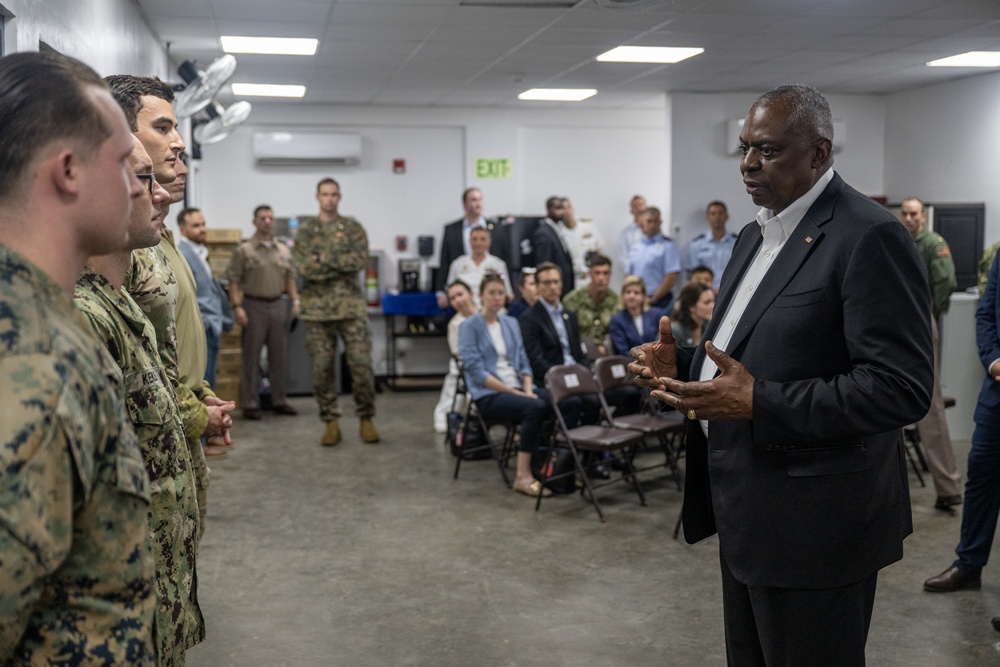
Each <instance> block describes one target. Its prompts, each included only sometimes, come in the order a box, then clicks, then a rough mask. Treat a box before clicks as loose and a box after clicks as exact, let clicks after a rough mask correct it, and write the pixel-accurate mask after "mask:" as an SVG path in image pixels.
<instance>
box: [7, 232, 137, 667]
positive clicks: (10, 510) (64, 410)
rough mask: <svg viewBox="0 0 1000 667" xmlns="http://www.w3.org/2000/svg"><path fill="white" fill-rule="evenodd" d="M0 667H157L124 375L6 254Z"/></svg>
mask: <svg viewBox="0 0 1000 667" xmlns="http://www.w3.org/2000/svg"><path fill="white" fill-rule="evenodd" d="M0 332H2V333H0V405H3V419H2V420H0V470H3V474H2V476H0V664H3V665H7V664H18V665H21V664H24V665H27V664H32V665H42V664H48V665H55V664H59V665H81V664H115V665H126V664H127V665H152V664H153V662H154V658H155V652H154V648H153V637H152V628H153V609H154V607H155V606H156V591H155V589H154V586H153V573H154V563H153V553H152V551H151V549H150V542H149V525H148V523H147V522H146V511H147V509H148V507H149V501H150V485H149V478H148V476H147V475H146V471H145V470H144V469H143V466H142V454H141V453H140V451H139V445H138V442H137V441H136V436H135V431H133V430H132V427H131V426H130V425H129V420H128V416H127V413H126V411H125V406H124V405H123V404H122V402H121V399H120V398H119V390H118V384H119V383H120V381H121V373H120V372H119V370H118V368H116V367H115V365H114V363H113V362H112V361H111V359H110V358H108V354H107V352H105V351H104V350H102V349H101V347H100V344H99V343H98V341H96V340H95V339H94V337H93V335H91V334H90V333H89V332H88V331H87V326H86V323H84V322H83V321H82V318H81V317H80V314H79V313H78V312H76V311H75V310H74V309H73V307H72V305H71V304H70V300H69V298H68V295H66V294H65V292H64V291H63V290H62V288H60V287H59V286H58V285H56V284H55V283H54V282H53V281H52V280H51V279H50V278H49V277H48V276H46V275H45V274H44V273H42V272H41V271H40V270H39V269H38V268H37V267H35V266H33V265H32V264H30V263H29V262H28V261H27V260H25V259H24V258H23V257H21V256H20V255H18V254H17V253H15V252H13V251H12V250H9V249H7V248H4V247H0Z"/></svg>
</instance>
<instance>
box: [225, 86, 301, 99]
mask: <svg viewBox="0 0 1000 667" xmlns="http://www.w3.org/2000/svg"><path fill="white" fill-rule="evenodd" d="M305 94H306V87H305V86H290V85H283V84H277V83H234V84H233V95H241V96H243V97H251V96H252V97H303V96H304V95H305Z"/></svg>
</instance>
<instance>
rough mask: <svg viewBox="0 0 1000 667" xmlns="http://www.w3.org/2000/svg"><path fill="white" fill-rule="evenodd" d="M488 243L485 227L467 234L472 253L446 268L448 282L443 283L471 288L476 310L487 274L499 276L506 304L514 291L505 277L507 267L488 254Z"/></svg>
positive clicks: (498, 259) (511, 298)
mask: <svg viewBox="0 0 1000 667" xmlns="http://www.w3.org/2000/svg"><path fill="white" fill-rule="evenodd" d="M490 243H491V241H490V233H489V231H488V230H487V229H486V228H485V227H475V228H474V229H472V230H471V232H470V233H469V246H470V247H471V248H472V251H471V252H470V253H469V254H468V255H462V256H461V257H459V258H457V259H456V260H455V261H454V262H452V263H451V266H449V267H448V280H446V281H445V282H446V283H447V284H448V285H451V284H452V283H453V282H455V281H456V280H461V281H462V282H463V283H465V284H466V285H468V286H469V287H471V288H472V295H473V298H474V299H475V302H476V307H477V308H478V307H479V285H480V283H482V282H483V276H485V275H486V274H487V273H495V274H497V275H499V276H501V277H502V278H503V286H504V289H505V290H506V292H507V302H508V303H509V302H511V301H513V300H514V290H513V289H512V288H511V285H510V278H509V277H508V276H507V265H506V264H505V263H504V261H503V260H502V259H500V258H499V257H496V256H495V255H491V254H490V253H489V250H490Z"/></svg>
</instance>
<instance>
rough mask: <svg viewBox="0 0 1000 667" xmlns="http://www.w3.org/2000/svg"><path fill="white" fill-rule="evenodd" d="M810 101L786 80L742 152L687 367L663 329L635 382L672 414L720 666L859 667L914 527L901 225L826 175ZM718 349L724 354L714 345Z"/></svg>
mask: <svg viewBox="0 0 1000 667" xmlns="http://www.w3.org/2000/svg"><path fill="white" fill-rule="evenodd" d="M832 126H833V123H832V120H831V115H830V108H829V105H828V104H827V102H826V100H825V99H824V98H823V96H822V95H820V94H819V92H817V91H816V90H814V89H812V88H807V87H805V86H782V87H780V88H776V89H774V90H772V91H770V92H768V93H766V94H765V95H763V96H761V97H760V98H758V99H757V101H756V102H755V103H754V104H753V106H752V107H751V108H750V112H749V113H748V115H747V118H746V122H745V124H744V127H743V131H742V133H741V135H740V143H741V147H742V150H743V158H742V160H741V162H740V170H741V172H742V174H743V181H744V183H745V185H746V189H747V192H748V193H749V194H750V196H751V198H752V199H753V201H754V203H755V204H757V205H758V206H761V207H762V208H761V211H760V212H759V213H758V215H757V221H756V222H751V223H750V224H748V225H747V226H746V227H745V228H744V229H743V230H742V232H741V233H740V235H739V239H738V240H737V242H736V246H735V248H734V251H733V257H732V260H731V261H730V263H729V265H728V266H727V268H726V271H725V273H724V274H723V276H722V283H721V288H720V292H719V298H718V301H717V303H716V306H715V317H713V318H712V323H711V325H710V326H709V328H708V330H707V331H706V333H705V339H706V340H707V341H711V342H707V343H702V344H701V345H700V346H699V347H698V348H697V349H696V351H695V353H694V356H693V358H690V357H688V356H687V355H685V354H684V352H683V351H680V352H678V350H677V348H676V346H675V344H674V341H673V337H672V335H671V334H670V328H669V320H668V319H667V318H664V319H663V320H662V321H661V326H660V331H661V334H660V340H659V341H658V342H656V343H650V344H647V345H644V346H641V347H638V348H635V349H633V351H632V356H633V357H634V358H635V359H636V362H635V363H633V364H632V365H631V367H630V368H631V369H632V370H633V372H636V373H639V374H641V378H640V380H639V382H640V383H645V384H648V385H650V386H652V387H654V389H655V390H656V391H654V395H655V396H656V397H657V398H659V399H660V400H662V401H664V402H665V403H667V404H669V405H671V406H674V407H676V408H677V409H678V410H680V411H682V412H683V413H685V414H687V416H688V420H689V422H688V431H687V447H688V454H687V482H686V487H685V497H684V510H683V519H684V532H685V537H686V539H687V540H688V542H691V543H694V542H696V541H698V540H701V539H703V538H705V537H708V536H709V535H712V534H715V533H718V536H719V550H720V561H721V569H722V581H723V604H724V611H725V626H726V649H727V654H728V656H729V664H730V665H740V666H742V665H760V666H764V665H810V667H816V666H820V665H830V666H831V667H832V666H834V665H836V666H838V667H841V666H844V665H852V666H853V665H864V664H865V653H864V651H865V643H866V641H867V637H868V628H869V624H870V622H871V614H872V607H873V604H874V599H875V588H876V581H877V575H878V571H879V570H880V569H881V568H883V567H885V566H886V565H889V564H890V563H893V562H895V561H897V560H899V559H900V558H902V556H903V539H904V538H905V537H906V536H907V535H909V534H910V532H912V523H911V517H910V504H909V490H908V486H907V475H906V467H905V456H904V450H903V444H902V439H901V431H900V429H901V427H902V426H904V425H906V424H910V423H913V422H915V421H917V420H918V419H920V418H921V417H923V415H924V414H926V412H927V409H928V407H929V405H930V396H931V385H932V379H933V366H932V359H931V353H930V351H931V349H932V348H931V332H930V315H929V313H930V299H929V293H928V289H927V282H926V274H925V270H924V268H923V263H922V261H921V259H920V257H919V255H918V254H917V252H916V248H915V246H914V244H913V242H912V239H911V238H910V237H909V235H908V234H907V233H906V230H905V229H903V228H902V226H901V225H900V224H899V223H898V222H897V221H896V219H895V218H894V217H893V216H892V215H891V214H890V213H889V212H888V211H887V210H885V209H884V208H883V207H881V206H879V205H878V204H877V203H875V202H874V201H872V200H870V199H869V198H868V197H865V196H864V195H862V194H861V193H859V192H858V191H856V190H854V189H853V188H851V187H850V186H849V185H847V184H846V183H845V182H844V181H843V180H842V179H841V178H840V176H839V175H837V174H835V173H834V172H833V169H832V167H833V153H832V139H833V127H832ZM723 350H725V351H723Z"/></svg>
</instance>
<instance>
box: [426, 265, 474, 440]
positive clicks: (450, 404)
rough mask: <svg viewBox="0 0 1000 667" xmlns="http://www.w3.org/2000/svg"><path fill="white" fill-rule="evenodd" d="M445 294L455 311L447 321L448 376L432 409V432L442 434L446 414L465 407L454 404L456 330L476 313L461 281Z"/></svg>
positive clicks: (453, 284) (465, 285) (456, 379)
mask: <svg viewBox="0 0 1000 667" xmlns="http://www.w3.org/2000/svg"><path fill="white" fill-rule="evenodd" d="M445 293H446V294H447V296H448V303H449V305H451V307H452V309H453V310H454V311H455V315H454V316H453V317H452V318H451V319H450V320H449V321H448V349H449V350H450V351H451V360H450V361H449V362H448V374H447V375H446V376H445V378H444V384H442V385H441V398H440V399H438V404H437V406H436V407H435V408H434V430H435V431H436V432H438V433H444V432H446V431H447V430H448V413H449V412H451V411H452V409H453V408H454V410H455V411H456V412H462V411H463V410H464V409H465V406H464V405H463V404H460V403H456V402H455V392H456V390H457V388H458V364H457V363H456V362H455V360H456V359H459V358H460V357H459V356H458V328H459V326H461V324H462V322H464V321H465V319H466V318H467V317H469V316H470V315H474V314H475V312H476V304H475V302H474V301H473V298H472V296H473V295H472V288H471V287H469V286H468V285H467V284H465V283H464V282H462V281H461V280H456V281H455V282H453V283H450V284H449V285H448V288H447V290H446V291H445Z"/></svg>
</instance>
